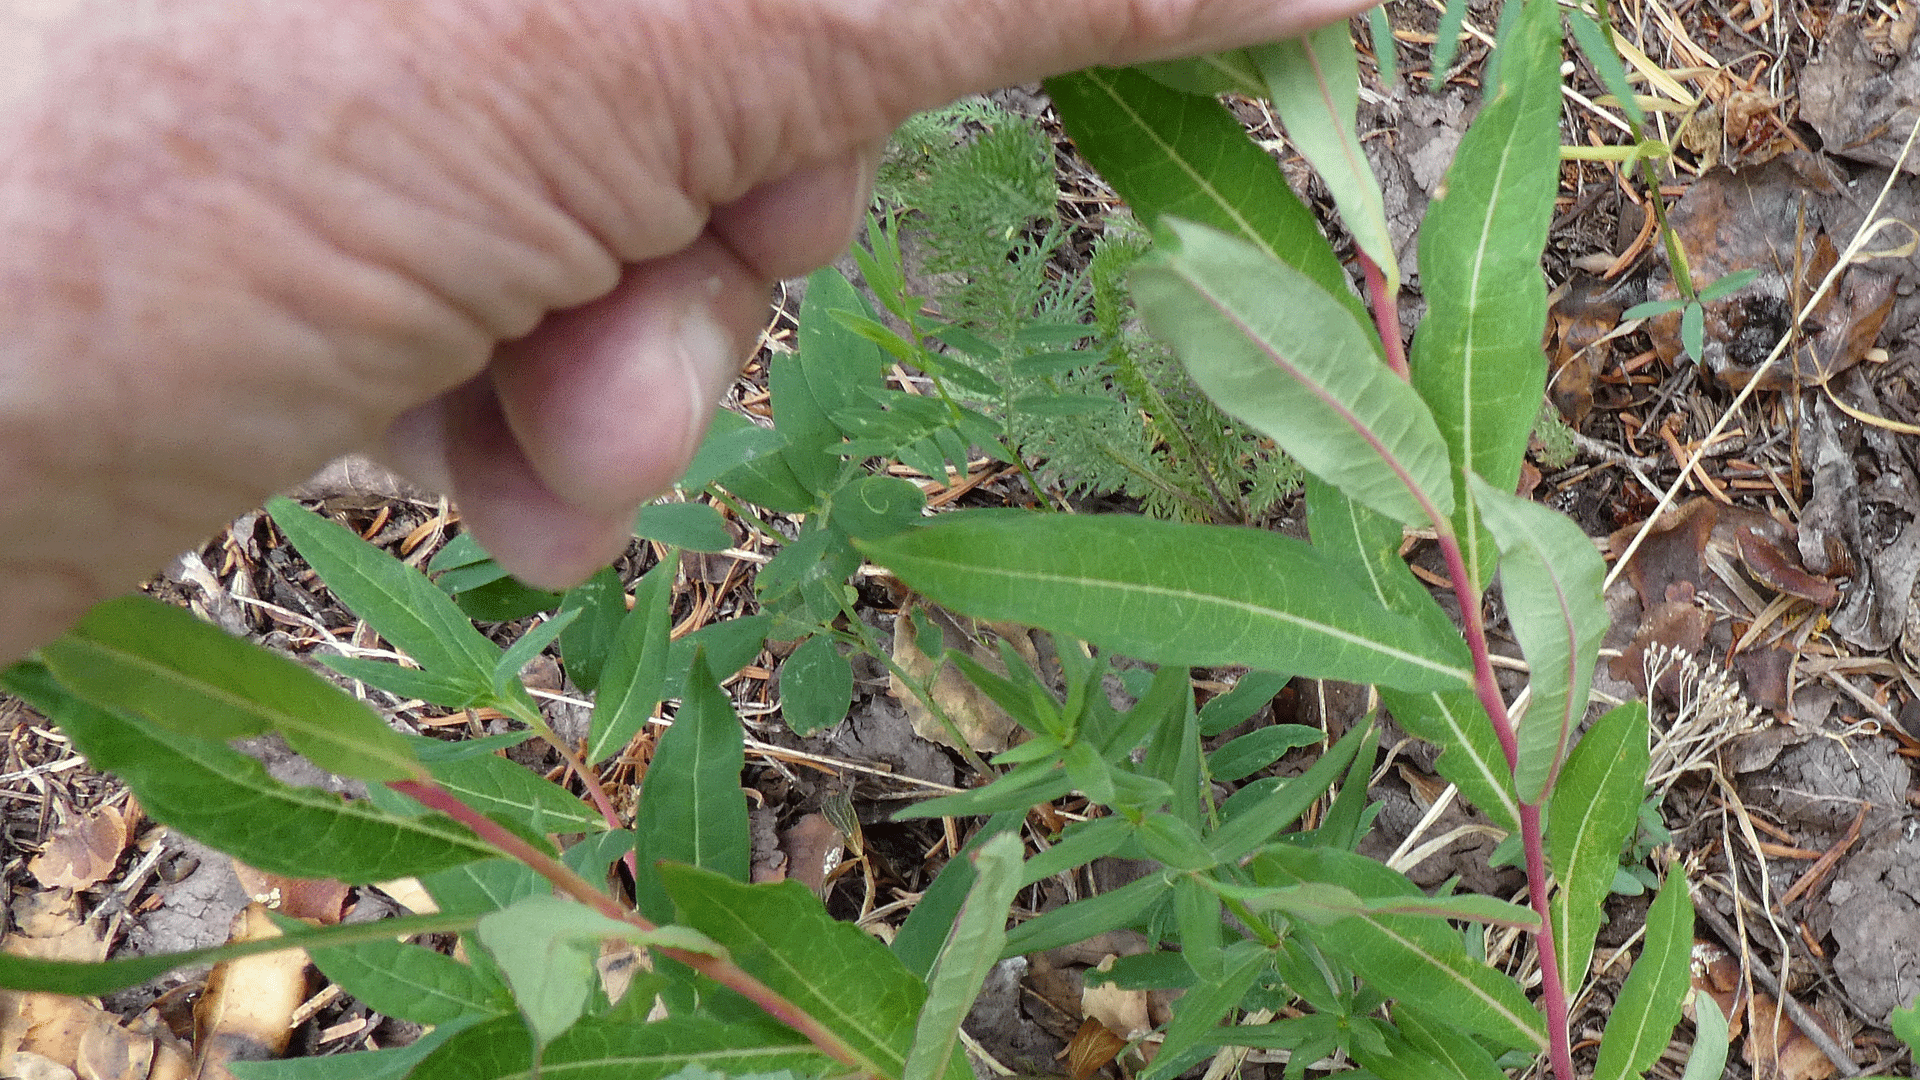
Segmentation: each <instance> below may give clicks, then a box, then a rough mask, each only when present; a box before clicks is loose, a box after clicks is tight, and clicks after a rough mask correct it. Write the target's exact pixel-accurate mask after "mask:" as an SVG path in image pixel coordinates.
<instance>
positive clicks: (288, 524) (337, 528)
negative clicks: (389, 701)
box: [267, 498, 500, 691]
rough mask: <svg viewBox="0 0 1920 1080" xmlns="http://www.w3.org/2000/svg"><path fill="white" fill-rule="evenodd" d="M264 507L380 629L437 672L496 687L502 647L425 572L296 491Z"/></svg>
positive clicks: (333, 586)
mask: <svg viewBox="0 0 1920 1080" xmlns="http://www.w3.org/2000/svg"><path fill="white" fill-rule="evenodd" d="M267 513H268V514H269V515H271V516H272V518H273V523H274V524H275V525H278V526H279V527H280V531H281V532H283V533H285V534H286V535H287V539H288V540H291V541H292V542H293V546H294V548H295V549H296V550H298V551H299V552H300V557H301V558H303V559H305V560H307V565H309V566H311V567H313V568H314V570H315V571H316V572H318V573H319V575H320V579H321V580H322V581H324V582H326V583H327V588H328V589H330V590H332V591H333V595H335V596H337V597H339V598H340V602H341V603H343V604H345V605H347V607H348V608H350V609H351V610H352V611H353V613H354V614H355V615H358V616H359V617H361V618H362V619H365V620H367V623H368V624H369V625H371V626H372V627H373V628H374V629H375V630H378V631H379V632H380V636H381V637H383V638H386V639H387V640H388V641H389V642H392V643H393V645H394V647H396V648H398V649H399V650H400V651H402V652H404V653H406V654H407V655H408V656H411V657H413V658H414V659H415V660H418V661H419V662H420V666H421V667H423V668H425V669H427V670H428V671H430V672H433V673H434V674H436V675H439V676H442V677H444V678H458V679H461V680H471V681H472V682H473V684H474V685H475V687H477V688H479V689H481V690H483V691H484V690H487V689H490V688H491V686H492V682H493V668H494V664H495V663H497V662H498V661H499V659H500V647H499V646H498V645H495V644H494V643H493V642H491V641H488V640H487V639H486V637H485V636H484V635H482V634H481V633H480V631H478V630H476V629H474V628H473V623H472V622H470V621H469V620H468V619H467V617H466V615H465V614H463V613H462V612H461V611H460V609H459V607H457V606H455V604H454V602H453V601H452V600H450V599H448V598H447V594H446V593H443V592H441V591H440V590H439V589H438V588H436V587H435V586H434V584H433V583H432V582H431V581H428V580H427V578H426V575H424V574H422V573H421V572H420V571H418V570H415V569H414V568H413V567H411V566H408V565H407V564H405V563H403V562H401V561H400V560H398V559H396V558H394V557H393V556H391V555H388V554H387V553H386V552H384V551H381V550H380V549H379V548H376V547H374V546H373V545H372V544H369V543H367V542H366V541H365V540H362V539H360V538H359V537H358V536H355V535H354V534H353V532H352V531H351V530H349V529H347V528H346V527H345V526H343V525H340V524H337V523H335V522H333V521H329V520H327V519H326V518H323V517H321V516H320V515H318V514H315V513H313V512H312V511H309V510H307V509H306V508H305V507H302V506H301V505H300V504H299V503H297V502H294V501H293V500H292V499H287V498H275V499H271V500H269V501H268V502H267Z"/></svg>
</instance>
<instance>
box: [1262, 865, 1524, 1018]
mask: <svg viewBox="0 0 1920 1080" xmlns="http://www.w3.org/2000/svg"><path fill="white" fill-rule="evenodd" d="M1250 865H1251V868H1252V869H1253V871H1254V875H1255V877H1256V879H1258V880H1260V881H1261V883H1263V884H1270V885H1295V884H1302V883H1305V882H1309V881H1320V882H1331V883H1333V884H1337V885H1341V886H1343V887H1345V888H1348V889H1352V890H1353V891H1354V892H1357V893H1359V894H1361V895H1362V896H1366V897H1381V896H1395V895H1399V896H1415V895H1419V890H1418V889H1417V888H1415V887H1414V885H1413V883H1412V882H1410V881H1408V880H1407V879H1406V877H1405V876H1403V875H1401V874H1398V873H1395V872H1394V871H1392V870H1389V869H1387V868H1386V867H1385V866H1382V865H1380V864H1379V863H1376V862H1374V861H1373V860H1371V859H1367V858H1364V857H1362V856H1359V855H1355V854H1353V853H1352V852H1347V851H1337V850H1334V849H1331V848H1314V849H1308V848H1296V847H1292V846H1290V845H1285V844H1280V845H1275V846H1274V847H1271V848H1268V849H1267V850H1266V851H1265V852H1264V853H1262V854H1260V855H1259V856H1256V857H1255V859H1254V860H1253V862H1252V863H1251V864H1250ZM1298 929H1299V932H1300V933H1301V934H1302V935H1303V936H1305V937H1307V938H1308V939H1309V940H1311V941H1313V942H1314V943H1315V944H1317V945H1318V946H1319V947H1320V948H1321V949H1323V950H1325V951H1326V952H1327V954H1328V955H1330V956H1332V957H1334V958H1336V959H1338V960H1339V961H1341V962H1342V963H1344V964H1347V965H1348V966H1350V967H1352V968H1353V970H1354V971H1356V972H1358V973H1359V974H1360V976H1361V977H1362V978H1364V979H1366V980H1367V982H1369V983H1371V984H1372V985H1373V986H1374V988H1376V989H1377V990H1379V991H1380V992H1381V993H1382V994H1385V995H1387V996H1388V997H1395V998H1399V999H1401V1000H1403V1001H1408V1002H1411V1003H1412V1004H1413V1005H1415V1006H1416V1007H1419V1008H1424V1009H1426V1010H1428V1011H1429V1012H1432V1013H1436V1014H1440V1015H1444V1016H1447V1017H1448V1018H1449V1019H1450V1020H1451V1021H1452V1022H1453V1023H1454V1024H1455V1025H1456V1026H1457V1027H1459V1028H1460V1029H1462V1030H1464V1031H1469V1032H1472V1033H1474V1034H1478V1035H1483V1036H1486V1037H1487V1038H1490V1039H1494V1040H1497V1041H1498V1042H1500V1043H1501V1044H1502V1045H1504V1046H1510V1047H1515V1048H1526V1049H1529V1050H1544V1049H1545V1048H1546V1045H1547V1039H1546V1034H1545V1032H1544V1029H1543V1026H1542V1024H1541V1020H1540V1014H1539V1012H1538V1011H1536V1010H1535V1009H1534V1008H1533V1006H1532V1005H1531V1004H1530V1003H1529V1002H1528V1001H1527V999H1526V996H1525V995H1524V994H1522V993H1521V992H1520V988H1519V987H1518V986H1516V985H1515V984H1514V982H1513V980H1511V979H1509V978H1507V977H1506V975H1504V974H1502V973H1501V972H1498V971H1496V970H1494V969H1493V968H1491V967H1488V966H1487V965H1486V964H1483V963H1481V962H1479V961H1477V960H1474V959H1472V958H1470V957H1468V956H1467V951H1466V946H1465V945H1463V944H1462V943H1461V940H1460V935H1459V934H1458V933H1457V932H1455V931H1453V930H1451V929H1449V928H1448V927H1447V926H1446V925H1445V924H1444V923H1441V922H1438V921H1436V920H1434V919H1425V918H1420V917H1417V916H1412V915H1382V914H1374V913H1367V914H1361V915H1356V916H1354V917H1352V918H1348V919H1342V920H1340V921H1338V922H1335V923H1332V924H1329V925H1326V926H1314V925H1311V924H1302V925H1300V926H1299V927H1298Z"/></svg>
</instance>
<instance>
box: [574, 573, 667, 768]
mask: <svg viewBox="0 0 1920 1080" xmlns="http://www.w3.org/2000/svg"><path fill="white" fill-rule="evenodd" d="M679 565H680V559H679V557H678V556H669V557H668V558H665V559H662V560H661V561H660V562H659V564H658V565H656V566H655V567H654V568H653V569H651V570H649V571H647V573H646V575H645V576H644V577H642V578H641V579H640V580H639V581H638V582H637V583H635V585H634V587H633V610H632V611H629V612H627V613H626V617H625V618H624V619H622V620H621V622H620V625H619V628H618V629H617V630H615V631H614V633H613V641H612V643H611V644H610V645H609V646H608V648H607V654H606V660H605V662H604V663H603V665H602V666H601V668H600V689H599V692H598V693H597V694H596V696H595V697H594V701H593V729H592V731H591V733H590V734H589V735H588V737H587V760H588V761H589V762H592V763H598V762H601V761H605V760H606V759H607V758H610V757H612V756H613V755H615V754H617V753H619V752H620V751H621V750H623V749H625V748H626V745H627V743H629V742H631V741H633V737H634V736H635V735H637V734H639V733H640V728H641V727H642V726H643V725H645V724H646V722H647V718H648V717H650V716H652V715H653V710H654V709H656V708H658V707H659V705H660V699H661V698H662V697H664V696H666V683H667V672H668V671H669V670H671V668H672V663H671V653H672V649H673V643H672V641H671V635H672V632H673V617H672V615H673V612H672V605H673V579H674V575H675V573H676V572H677V571H678V568H679Z"/></svg>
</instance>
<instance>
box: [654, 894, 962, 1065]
mask: <svg viewBox="0 0 1920 1080" xmlns="http://www.w3.org/2000/svg"><path fill="white" fill-rule="evenodd" d="M662 876H663V877H664V879H665V881H666V886H667V892H668V893H669V894H671V895H672V897H673V903H674V906H675V907H676V908H677V909H678V910H679V912H680V920H679V921H680V922H682V923H684V924H685V925H687V926H690V927H692V928H694V929H696V930H699V931H701V932H702V933H705V934H706V935H707V936H709V937H711V938H713V939H714V940H715V941H717V942H719V943H720V944H721V945H722V946H724V947H725V948H726V949H727V951H728V953H729V955H731V956H732V957H733V961H734V963H736V964H738V965H740V967H742V968H744V969H745V970H746V971H748V972H749V973H751V974H752V975H754V976H755V977H756V978H758V979H759V980H760V981H761V982H763V983H765V984H766V985H767V986H769V987H771V988H772V989H773V990H774V991H776V992H778V993H779V994H780V995H782V996H783V997H785V998H786V999H787V1000H788V1001H790V1002H792V1003H793V1004H794V1005H796V1006H798V1007H799V1008H800V1009H801V1010H803V1011H805V1012H806V1013H807V1014H808V1015H809V1016H812V1017H813V1018H814V1019H815V1020H817V1021H819V1022H820V1023H821V1024H823V1025H825V1026H826V1027H828V1028H829V1029H831V1030H832V1031H833V1032H834V1034H836V1035H838V1036H839V1037H840V1038H841V1040H842V1041H844V1042H845V1043H846V1044H847V1046H848V1047H849V1048H851V1049H852V1051H853V1052H854V1053H855V1054H856V1055H858V1056H859V1057H860V1058H861V1059H862V1061H863V1062H864V1063H865V1064H864V1066H863V1067H864V1068H867V1069H870V1070H872V1071H873V1072H875V1073H877V1074H879V1075H881V1076H888V1077H895V1076H900V1075H901V1073H902V1070H903V1069H904V1068H905V1067H906V1061H907V1051H908V1047H909V1046H910V1044H911V1043H912V1041H913V1030H914V1024H915V1021H916V1020H917V1019H918V1017H919V1015H920V1009H921V1006H922V1004H923V1003H924V1002H925V1001H926V996H927V992H926V988H925V986H923V985H922V984H921V982H920V979H919V978H918V977H917V976H915V975H914V974H913V973H912V972H910V971H908V970H907V969H906V968H905V967H904V966H903V965H902V964H901V963H900V961H899V960H898V959H896V958H895V957H894V955H893V954H892V953H890V952H888V951H887V947H886V946H885V945H882V944H880V942H879V941H877V940H875V939H874V938H873V937H871V936H869V935H868V934H866V933H865V932H863V931H861V930H860V929H859V928H857V927H855V926H854V925H853V924H852V923H843V922H838V921H835V919H834V918H833V917H832V916H831V915H828V914H827V910H826V909H825V908H823V907H821V906H820V901H819V900H817V899H815V897H814V895H813V893H812V892H810V891H808V889H807V887H806V886H804V885H802V884H800V883H799V882H797V881H784V882H781V883H780V884H778V885H741V884H738V883H737V882H733V881H729V880H727V879H726V878H725V877H722V876H721V875H719V874H714V873H710V872H707V871H704V870H698V869H695V868H693V867H688V866H678V865H673V864H669V865H668V866H666V867H664V868H663V869H662Z"/></svg>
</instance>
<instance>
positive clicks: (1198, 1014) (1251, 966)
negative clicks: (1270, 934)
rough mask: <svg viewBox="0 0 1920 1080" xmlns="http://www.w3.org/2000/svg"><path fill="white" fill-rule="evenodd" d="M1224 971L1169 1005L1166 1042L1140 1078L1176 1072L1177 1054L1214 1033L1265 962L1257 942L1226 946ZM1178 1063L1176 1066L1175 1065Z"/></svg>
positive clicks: (1154, 1079)
mask: <svg viewBox="0 0 1920 1080" xmlns="http://www.w3.org/2000/svg"><path fill="white" fill-rule="evenodd" d="M1223 963H1224V965H1225V973H1224V974H1222V975H1221V976H1220V978H1219V979H1217V980H1213V981H1209V982H1205V983H1202V984H1201V985H1199V986H1196V987H1194V988H1193V989H1191V990H1188V991H1187V992H1186V994H1184V995H1182V996H1181V998H1180V1000H1179V1001H1178V1002H1177V1003H1175V1005H1174V1007H1173V1020H1172V1021H1170V1022H1169V1023H1168V1024H1167V1035H1166V1041H1165V1042H1163V1043H1162V1044H1161V1046H1160V1052H1159V1053H1158V1054H1156V1055H1154V1060H1153V1064H1152V1065H1150V1066H1148V1067H1147V1070H1146V1071H1145V1072H1143V1073H1141V1074H1140V1080H1165V1078H1166V1077H1168V1076H1173V1075H1177V1074H1178V1073H1179V1072H1180V1071H1182V1068H1184V1063H1182V1062H1181V1060H1180V1059H1181V1057H1182V1055H1183V1054H1184V1052H1185V1051H1186V1050H1187V1049H1188V1048H1189V1047H1192V1046H1196V1045H1198V1044H1199V1043H1200V1041H1201V1040H1202V1039H1205V1038H1207V1037H1208V1036H1210V1035H1214V1034H1216V1032H1215V1031H1214V1029H1215V1028H1216V1027H1218V1026H1219V1023H1220V1020H1221V1018H1223V1017H1225V1016H1226V1015H1227V1014H1228V1013H1229V1012H1231V1011H1232V1010H1233V1009H1234V1008H1235V1007H1237V1006H1238V1005H1239V1004H1240V999H1241V998H1243V997H1246V996H1247V991H1248V990H1251V989H1253V980H1255V979H1257V978H1259V977H1260V969H1261V968H1264V967H1265V966H1266V964H1267V951H1266V949H1264V948H1262V947H1261V945H1260V944H1259V943H1258V942H1255V941H1242V942H1240V943H1238V944H1237V945H1235V946H1234V947H1233V948H1231V949H1228V950H1227V953H1226V955H1225V956H1224V957H1223ZM1176 1066H1179V1067H1176Z"/></svg>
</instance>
